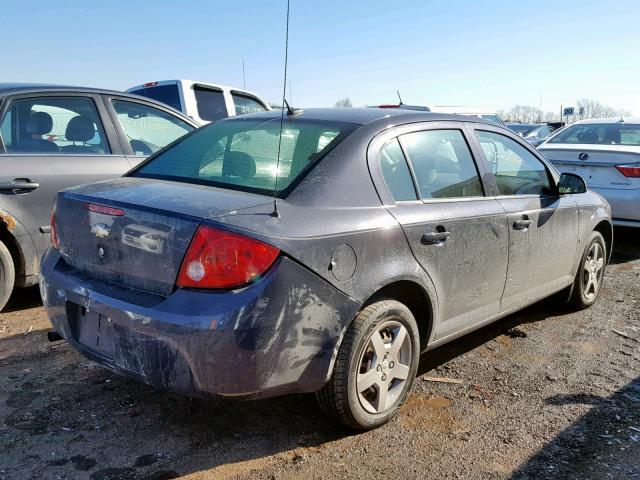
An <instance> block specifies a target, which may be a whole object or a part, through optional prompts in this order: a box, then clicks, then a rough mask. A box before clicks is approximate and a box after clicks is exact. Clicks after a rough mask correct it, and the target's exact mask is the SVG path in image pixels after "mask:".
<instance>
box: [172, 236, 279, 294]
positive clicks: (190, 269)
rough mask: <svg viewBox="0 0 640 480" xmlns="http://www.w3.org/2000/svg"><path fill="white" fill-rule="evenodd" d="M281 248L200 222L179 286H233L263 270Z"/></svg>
mask: <svg viewBox="0 0 640 480" xmlns="http://www.w3.org/2000/svg"><path fill="white" fill-rule="evenodd" d="M279 253H280V250H279V249H277V248H275V247H272V246H271V245H267V244H266V243H263V242H260V241H258V240H254V239H252V238H249V237H245V236H243V235H238V234H236V233H232V232H227V231H224V230H219V229H217V228H213V227H207V226H200V227H199V228H198V230H197V231H196V234H195V235H194V237H193V240H191V245H189V249H188V250H187V254H186V255H185V257H184V260H183V261H182V267H181V268H180V273H179V274H178V281H177V282H176V283H177V285H178V286H179V287H190V288H232V287H240V286H242V285H246V284H247V283H250V282H252V281H253V280H255V279H257V278H259V277H260V276H261V275H262V274H264V273H265V272H266V271H267V270H268V269H269V267H271V265H272V264H273V262H274V261H275V259H276V258H277V257H278V254H279Z"/></svg>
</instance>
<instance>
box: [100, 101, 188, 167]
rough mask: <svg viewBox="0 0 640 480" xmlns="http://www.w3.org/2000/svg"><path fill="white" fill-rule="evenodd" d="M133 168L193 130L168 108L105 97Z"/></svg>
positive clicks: (184, 119)
mask: <svg viewBox="0 0 640 480" xmlns="http://www.w3.org/2000/svg"><path fill="white" fill-rule="evenodd" d="M104 99H105V104H106V105H107V108H108V110H109V115H110V116H111V119H112V121H113V123H114V125H115V129H116V132H117V133H118V135H119V137H120V139H121V140H120V143H121V144H122V146H123V150H124V151H125V152H126V154H127V158H128V159H129V162H130V163H131V165H132V166H135V165H137V164H139V163H140V162H141V161H142V160H144V159H145V158H146V157H148V156H149V155H151V154H153V153H155V152H157V151H158V150H160V149H161V148H163V147H165V146H166V145H168V144H170V143H171V142H173V141H175V140H177V139H178V138H180V137H182V136H183V135H185V134H187V133H189V132H190V131H192V130H194V129H195V128H196V126H195V124H194V123H192V122H188V121H187V120H186V118H184V117H181V116H178V115H177V114H176V113H175V112H173V111H171V110H170V109H168V108H162V107H161V106H159V105H155V104H151V103H147V102H144V101H138V100H135V99H131V98H129V97H117V96H112V95H108V96H105V97H104Z"/></svg>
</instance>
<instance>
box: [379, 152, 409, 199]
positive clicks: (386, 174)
mask: <svg viewBox="0 0 640 480" xmlns="http://www.w3.org/2000/svg"><path fill="white" fill-rule="evenodd" d="M380 170H381V171H382V176H383V178H384V182H385V183H386V184H387V188H388V189H389V191H390V192H391V196H392V197H393V199H394V200H395V201H396V202H399V201H406V200H417V199H418V197H417V196H416V190H415V188H414V187H413V180H412V179H411V172H409V166H408V165H407V161H406V159H405V158H404V154H403V153H402V149H401V148H400V144H399V143H398V140H397V139H394V140H392V141H391V142H389V143H387V144H386V145H385V146H384V147H382V149H381V150H380Z"/></svg>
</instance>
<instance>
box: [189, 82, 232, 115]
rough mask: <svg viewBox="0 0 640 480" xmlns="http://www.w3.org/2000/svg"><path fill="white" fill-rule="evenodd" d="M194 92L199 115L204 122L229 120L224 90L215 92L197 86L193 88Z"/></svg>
mask: <svg viewBox="0 0 640 480" xmlns="http://www.w3.org/2000/svg"><path fill="white" fill-rule="evenodd" d="M193 92H194V93H195V96H196V106H197V107H198V115H199V116H200V118H201V119H202V120H206V121H207V122H215V121H216V120H220V119H222V118H227V117H228V116H229V115H228V113H227V104H226V103H225V101H224V93H222V90H214V89H212V88H204V87H200V86H198V85H195V86H194V87H193Z"/></svg>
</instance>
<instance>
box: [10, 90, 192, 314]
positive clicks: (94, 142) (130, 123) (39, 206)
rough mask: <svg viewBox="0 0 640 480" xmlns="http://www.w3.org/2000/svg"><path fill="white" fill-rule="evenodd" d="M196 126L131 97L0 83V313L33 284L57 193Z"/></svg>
mask: <svg viewBox="0 0 640 480" xmlns="http://www.w3.org/2000/svg"><path fill="white" fill-rule="evenodd" d="M197 126H198V125H197V123H196V122H194V121H193V120H191V119H190V118H188V117H186V116H185V115H183V114H182V113H180V112H178V111H176V110H174V109H173V108H170V107H168V106H167V105H164V104H162V103H159V102H155V101H153V100H149V99H147V98H143V97H139V96H137V95H131V94H127V93H122V92H114V91H109V90H99V89H93V88H82V87H64V86H56V85H53V86H52V85H33V84H6V83H4V84H3V83H0V311H1V310H2V308H3V307H4V305H5V304H6V302H7V300H8V299H9V295H11V292H12V290H13V288H14V286H16V287H23V286H29V285H33V284H35V283H37V281H38V269H39V261H40V257H42V255H43V254H44V252H45V250H46V248H47V246H48V245H49V222H50V219H51V207H52V205H53V200H54V198H55V195H56V193H57V192H58V191H59V190H62V189H64V188H68V187H72V186H74V185H79V184H81V183H88V182H95V181H97V180H104V179H107V178H114V177H119V176H121V175H122V174H123V173H125V172H126V171H127V170H130V169H131V168H132V167H134V166H135V165H137V164H138V163H140V162H141V161H142V160H143V159H144V158H146V157H147V156H149V155H151V154H152V153H154V152H155V151H157V150H159V149H160V148H161V147H164V146H165V145H167V144H169V143H171V142H172V141H174V140H175V139H177V138H178V137H181V136H182V135H184V134H185V133H188V132H190V131H191V130H193V129H194V128H196V127H197Z"/></svg>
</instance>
